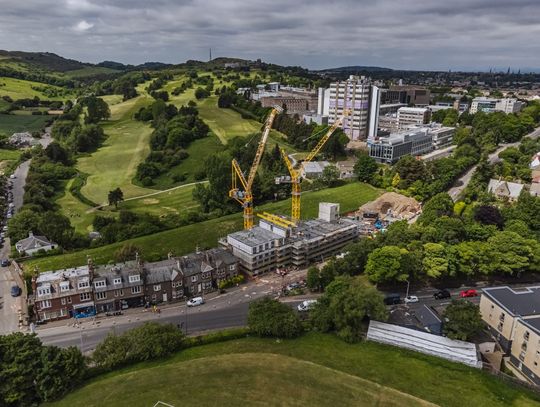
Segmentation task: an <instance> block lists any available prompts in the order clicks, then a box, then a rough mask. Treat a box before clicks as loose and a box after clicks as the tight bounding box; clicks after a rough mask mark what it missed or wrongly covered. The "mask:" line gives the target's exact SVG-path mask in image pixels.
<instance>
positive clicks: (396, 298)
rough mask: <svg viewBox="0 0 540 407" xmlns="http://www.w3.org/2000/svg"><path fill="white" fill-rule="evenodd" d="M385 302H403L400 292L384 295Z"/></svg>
mask: <svg viewBox="0 0 540 407" xmlns="http://www.w3.org/2000/svg"><path fill="white" fill-rule="evenodd" d="M384 303H385V304H386V305H395V304H399V303H401V297H400V295H399V294H388V295H387V296H386V297H384Z"/></svg>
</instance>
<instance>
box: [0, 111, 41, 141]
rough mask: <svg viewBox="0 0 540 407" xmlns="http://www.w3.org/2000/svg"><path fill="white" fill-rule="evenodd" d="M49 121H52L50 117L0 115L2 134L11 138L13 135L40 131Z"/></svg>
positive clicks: (0, 131) (0, 130)
mask: <svg viewBox="0 0 540 407" xmlns="http://www.w3.org/2000/svg"><path fill="white" fill-rule="evenodd" d="M48 120H51V117H50V116H31V115H13V114H0V134H2V133H3V134H7V135H8V136H11V135H12V134H13V133H21V132H25V131H29V132H30V133H32V132H34V131H40V130H42V129H43V128H44V127H45V124H46V122H47V121H48Z"/></svg>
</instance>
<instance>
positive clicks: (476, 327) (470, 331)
mask: <svg viewBox="0 0 540 407" xmlns="http://www.w3.org/2000/svg"><path fill="white" fill-rule="evenodd" d="M443 320H444V321H445V322H444V325H443V332H444V334H445V335H446V336H448V337H449V338H451V339H460V340H462V341H466V340H469V339H471V338H472V337H473V336H474V335H476V334H477V333H478V332H480V331H481V330H482V327H483V326H484V324H483V322H482V317H481V316H480V310H479V308H478V306H477V305H475V304H473V303H472V302H470V301H467V300H454V301H452V303H451V304H450V305H449V306H448V307H446V309H445V310H444V312H443Z"/></svg>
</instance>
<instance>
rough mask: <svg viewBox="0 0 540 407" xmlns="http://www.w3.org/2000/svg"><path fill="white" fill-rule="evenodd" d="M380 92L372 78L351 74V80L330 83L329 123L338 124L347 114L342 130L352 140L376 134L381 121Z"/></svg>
mask: <svg viewBox="0 0 540 407" xmlns="http://www.w3.org/2000/svg"><path fill="white" fill-rule="evenodd" d="M379 106H380V92H379V88H377V87H376V86H372V84H371V79H369V78H366V77H364V76H361V77H358V76H354V75H351V76H350V77H349V79H347V80H345V81H340V82H334V83H332V84H330V98H329V105H328V124H330V125H332V124H334V123H335V122H336V121H337V120H338V119H339V118H340V117H342V116H343V115H344V114H345V113H348V115H347V116H346V117H345V118H344V119H343V122H342V124H341V128H342V129H343V131H344V132H345V134H347V136H348V137H349V139H351V140H363V139H366V138H372V137H375V135H376V133H375V132H376V129H377V127H378V120H379Z"/></svg>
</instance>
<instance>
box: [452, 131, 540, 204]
mask: <svg viewBox="0 0 540 407" xmlns="http://www.w3.org/2000/svg"><path fill="white" fill-rule="evenodd" d="M525 137H529V138H532V139H537V138H538V137H540V127H539V128H537V129H535V130H533V131H532V132H531V133H529V134H527V135H526V136H525ZM520 144H521V141H517V142H515V143H507V144H501V145H500V147H499V148H498V149H497V150H495V151H494V152H493V153H491V154H490V155H489V156H488V161H489V163H490V164H495V163H496V162H498V161H500V158H499V153H501V152H502V151H503V150H506V149H507V148H509V147H517V146H519V145H520ZM476 167H478V164H477V165H475V166H473V167H471V168H470V169H469V170H468V171H467V172H466V173H465V174H463V175H462V176H461V177H460V178H458V180H457V181H456V182H455V183H454V186H453V187H452V188H450V189H449V190H448V194H449V195H450V197H451V198H452V200H453V201H454V202H456V201H457V200H458V198H459V196H460V195H461V193H462V192H463V190H464V189H465V188H466V187H467V185H469V182H470V181H471V178H472V176H473V174H474V172H475V171H476Z"/></svg>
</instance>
